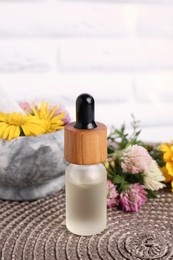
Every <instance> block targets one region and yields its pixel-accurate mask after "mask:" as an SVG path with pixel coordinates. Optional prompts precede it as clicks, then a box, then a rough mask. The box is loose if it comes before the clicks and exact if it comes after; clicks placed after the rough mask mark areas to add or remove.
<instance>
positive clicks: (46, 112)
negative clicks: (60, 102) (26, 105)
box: [27, 102, 65, 133]
mask: <svg viewBox="0 0 173 260" xmlns="http://www.w3.org/2000/svg"><path fill="white" fill-rule="evenodd" d="M56 111H57V106H54V107H53V109H51V111H50V108H49V104H48V103H44V102H41V105H40V107H38V106H35V107H34V106H33V107H32V112H33V114H34V115H35V116H36V117H37V118H38V119H41V120H42V121H44V125H45V132H46V133H51V132H55V131H57V130H60V129H62V128H63V127H64V122H63V121H62V120H61V119H62V118H64V115H65V114H64V113H61V114H59V115H55V113H56ZM27 114H28V115H30V116H32V113H27Z"/></svg>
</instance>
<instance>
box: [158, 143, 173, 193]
mask: <svg viewBox="0 0 173 260" xmlns="http://www.w3.org/2000/svg"><path fill="white" fill-rule="evenodd" d="M160 150H161V151H162V152H163V160H164V161H165V167H162V168H161V170H162V172H163V175H164V177H165V182H171V187H172V192H173V143H172V145H170V144H168V143H165V144H162V145H161V146H160Z"/></svg>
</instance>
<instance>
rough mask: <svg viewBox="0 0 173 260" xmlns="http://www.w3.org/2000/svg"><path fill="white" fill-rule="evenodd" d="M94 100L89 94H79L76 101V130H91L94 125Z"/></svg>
mask: <svg viewBox="0 0 173 260" xmlns="http://www.w3.org/2000/svg"><path fill="white" fill-rule="evenodd" d="M94 103H95V102H94V98H93V97H92V96H91V95H89V94H86V93H84V94H81V95H80V96H78V98H77V99H76V123H75V125H74V127H75V128H77V129H93V128H96V127H97V125H96V123H95V113H94Z"/></svg>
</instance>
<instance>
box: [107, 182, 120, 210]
mask: <svg viewBox="0 0 173 260" xmlns="http://www.w3.org/2000/svg"><path fill="white" fill-rule="evenodd" d="M107 191H108V192H107V207H108V208H112V207H114V206H117V205H118V203H119V201H118V199H119V193H118V192H117V190H116V186H115V185H114V184H113V183H112V182H111V181H110V180H107Z"/></svg>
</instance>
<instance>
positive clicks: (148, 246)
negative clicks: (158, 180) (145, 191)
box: [0, 190, 173, 260]
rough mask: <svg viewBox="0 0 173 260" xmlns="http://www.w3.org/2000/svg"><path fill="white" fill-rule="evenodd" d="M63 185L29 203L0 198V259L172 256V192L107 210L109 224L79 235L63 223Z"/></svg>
mask: <svg viewBox="0 0 173 260" xmlns="http://www.w3.org/2000/svg"><path fill="white" fill-rule="evenodd" d="M64 202H65V196H64V190H61V191H60V192H58V193H56V194H55V195H54V196H52V197H49V198H46V199H40V200H38V201H33V202H9V201H0V255H1V256H0V259H1V260H11V259H12V260H14V259H15V260H21V259H22V260H33V259H35V260H43V259H46V260H54V259H59V260H63V259H70V260H75V259H82V260H85V259H94V260H97V259H103V260H109V259H116V260H121V259H130V260H131V259H133V260H141V259H142V260H144V259H157V260H158V259H159V260H166V259H173V234H172V233H173V194H171V193H170V192H168V191H166V190H164V191H162V192H160V193H159V197H158V198H157V199H154V200H149V202H147V203H146V204H145V205H143V207H142V208H141V210H140V212H139V213H124V212H122V211H119V210H117V209H112V210H108V225H107V229H106V230H105V231H104V232H102V233H101V234H99V235H95V236H91V237H80V236H75V235H73V234H71V233H70V232H69V231H68V230H67V229H66V227H65V222H64V220H65V205H64Z"/></svg>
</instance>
